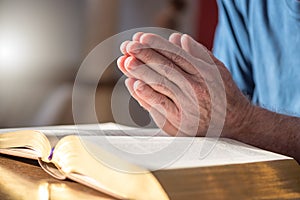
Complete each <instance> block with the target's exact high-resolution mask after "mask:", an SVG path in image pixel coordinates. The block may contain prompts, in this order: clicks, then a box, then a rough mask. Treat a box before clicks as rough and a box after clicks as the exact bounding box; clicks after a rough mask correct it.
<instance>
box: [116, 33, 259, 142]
mask: <svg viewBox="0 0 300 200" xmlns="http://www.w3.org/2000/svg"><path fill="white" fill-rule="evenodd" d="M170 41H171V42H170ZM170 41H168V40H165V39H163V38H161V37H160V36H158V35H155V34H150V33H136V34H135V35H134V36H133V39H132V41H125V42H124V43H123V44H122V45H121V51H122V53H123V54H124V56H122V57H120V58H119V60H118V66H119V68H120V70H121V71H122V72H123V73H124V74H125V75H126V76H128V79H127V80H126V82H125V83H126V86H127V88H128V90H129V92H130V93H131V95H132V96H133V97H134V98H135V99H136V100H137V101H138V102H139V104H140V105H141V106H142V107H144V108H145V109H146V110H148V111H149V112H150V114H151V116H152V117H153V119H154V121H155V122H156V124H157V125H158V126H159V127H160V128H162V129H163V130H164V131H166V132H167V133H169V134H170V135H178V134H180V135H182V134H184V135H201V136H203V135H205V134H206V132H207V130H208V129H222V125H223V123H222V122H224V120H225V122H224V127H223V132H222V134H223V136H226V137H232V136H233V135H235V134H237V133H238V132H239V131H240V129H241V128H242V127H243V126H244V123H245V119H246V117H247V115H248V114H249V113H251V110H252V107H253V106H252V105H251V104H250V102H249V101H248V100H247V99H246V98H245V97H244V96H243V95H242V93H241V92H240V91H239V89H238V88H237V86H236V85H235V83H234V82H233V80H232V78H231V75H230V73H229V71H228V70H227V69H226V68H225V66H224V65H223V64H222V63H221V62H220V61H219V60H217V59H216V58H215V57H214V56H213V55H212V54H211V52H209V51H208V50H207V49H206V48H204V47H203V46H202V45H200V44H199V43H197V42H196V41H194V40H193V39H192V38H191V37H189V36H187V35H182V36H181V35H179V34H173V35H171V37H170ZM211 121H213V122H214V123H213V125H212V126H210V125H211V124H210V122H211ZM209 126H210V127H209Z"/></svg>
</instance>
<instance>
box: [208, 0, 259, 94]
mask: <svg viewBox="0 0 300 200" xmlns="http://www.w3.org/2000/svg"><path fill="white" fill-rule="evenodd" d="M249 2H250V0H249V1H248V0H247V1H245V0H240V1H238V0H218V9H219V22H218V26H217V29H216V33H215V39H214V48H213V53H214V55H215V56H216V57H217V58H218V59H219V60H221V61H222V62H223V63H224V64H225V65H226V67H227V68H228V70H229V71H230V72H231V74H232V76H233V80H234V81H235V82H236V84H237V85H238V87H239V88H240V90H241V91H242V92H243V93H244V94H245V95H246V96H248V97H249V98H250V99H251V98H252V96H253V90H254V87H255V84H254V80H253V76H252V70H253V69H252V65H251V47H250V36H249V31H248V27H249V24H248V17H247V15H248V13H249V12H250V6H249V5H250V3H249Z"/></svg>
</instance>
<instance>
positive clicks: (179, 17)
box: [0, 0, 217, 128]
mask: <svg viewBox="0 0 300 200" xmlns="http://www.w3.org/2000/svg"><path fill="white" fill-rule="evenodd" d="M216 24H217V8H216V2H215V0H198V1H194V0H151V1H150V0H143V1H141V0H126V1H122V0H43V1H40V0H22V1H20V0H0V128H7V127H25V126H44V125H58V124H73V123H74V120H73V116H72V88H73V83H74V80H75V76H76V73H77V71H78V69H79V67H80V64H81V63H82V61H83V59H84V58H85V57H86V55H87V54H88V53H89V52H90V51H91V50H92V49H93V48H94V47H95V46H96V45H97V44H99V43H100V42H101V41H103V40H105V39H107V38H108V37H110V36H113V35H115V34H117V33H119V32H121V31H125V30H128V29H132V28H138V27H148V26H155V27H164V28H169V29H173V30H176V31H179V32H182V33H187V34H190V35H191V36H193V37H194V38H195V39H196V40H198V41H199V42H201V43H203V44H204V45H205V46H207V47H208V48H211V47H212V42H213V35H214V30H215V26H216ZM120 76H121V73H120V72H119V71H118V69H117V66H116V63H115V62H113V63H112V64H111V66H110V67H109V68H108V69H107V70H106V71H105V74H104V76H102V77H101V80H100V82H99V86H101V90H100V89H99V90H97V93H96V97H95V102H96V105H95V108H96V111H97V116H98V122H111V121H112V122H113V121H114V117H113V115H112V111H111V93H112V90H113V88H114V85H115V83H116V82H117V81H118V79H119V78H120ZM85 78H86V80H80V81H81V83H80V84H82V87H81V88H82V89H81V90H82V96H83V97H84V94H85V90H88V89H89V87H90V85H91V84H90V83H91V81H92V79H93V78H94V77H85ZM126 92H127V91H124V93H126ZM122 94H123V92H120V94H119V96H118V98H119V99H121V100H122V98H123V97H122ZM83 99H84V98H83ZM125 106H127V107H128V109H129V111H130V115H131V116H122V113H120V116H119V117H118V118H119V119H120V118H121V119H120V120H119V121H118V123H124V124H127V125H134V124H128V123H130V122H128V120H127V119H128V117H132V119H133V120H134V122H135V123H136V124H137V125H141V126H144V125H146V124H147V123H149V122H150V118H149V116H148V114H147V113H146V112H145V111H144V110H143V109H141V108H140V107H139V106H138V104H137V103H136V102H135V101H134V100H132V99H131V100H130V105H125ZM81 111H82V116H83V118H85V119H86V120H85V121H84V123H95V121H93V120H90V115H91V113H89V111H85V107H84V103H83V104H82V108H81Z"/></svg>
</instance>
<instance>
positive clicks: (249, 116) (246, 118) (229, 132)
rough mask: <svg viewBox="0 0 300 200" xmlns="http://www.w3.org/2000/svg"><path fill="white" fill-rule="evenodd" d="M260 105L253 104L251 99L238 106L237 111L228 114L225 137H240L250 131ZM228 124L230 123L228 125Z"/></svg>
mask: <svg viewBox="0 0 300 200" xmlns="http://www.w3.org/2000/svg"><path fill="white" fill-rule="evenodd" d="M260 109H261V108H259V107H258V106H255V105H252V104H251V103H250V102H249V101H247V102H246V103H244V105H240V106H239V107H237V109H236V111H235V112H230V113H229V115H227V116H226V121H228V123H226V121H225V126H224V131H223V132H224V134H223V133H222V134H223V137H227V138H231V139H236V140H238V139H239V138H240V135H242V134H243V133H245V132H248V131H249V129H250V128H251V127H252V125H253V124H254V123H255V122H254V120H255V115H256V113H257V112H260ZM227 124H228V125H227Z"/></svg>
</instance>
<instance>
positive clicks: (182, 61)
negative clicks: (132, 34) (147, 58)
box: [126, 33, 198, 74]
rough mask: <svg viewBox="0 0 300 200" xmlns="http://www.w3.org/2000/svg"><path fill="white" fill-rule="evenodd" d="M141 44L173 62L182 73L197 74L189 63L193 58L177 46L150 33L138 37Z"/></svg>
mask: <svg viewBox="0 0 300 200" xmlns="http://www.w3.org/2000/svg"><path fill="white" fill-rule="evenodd" d="M139 42H140V43H141V44H144V45H147V46H149V47H151V48H152V49H155V51H157V52H159V53H160V54H161V55H163V56H164V57H166V58H167V59H169V60H170V61H172V62H174V63H175V64H176V65H177V66H179V67H180V69H182V70H183V71H185V72H186V73H188V74H197V73H198V70H197V68H196V66H194V65H193V64H192V63H191V62H192V61H193V59H194V58H193V57H192V56H191V55H190V54H188V53H187V52H186V51H184V50H183V49H182V48H180V47H179V46H177V45H174V44H172V43H170V42H169V41H168V40H166V39H164V38H162V37H160V36H158V35H155V34H151V33H144V34H143V35H142V36H140V41H139ZM128 47H129V45H127V48H126V49H127V52H130V50H131V49H130V48H128Z"/></svg>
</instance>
